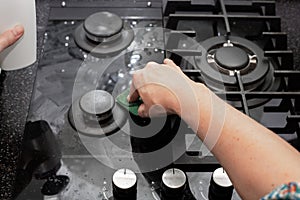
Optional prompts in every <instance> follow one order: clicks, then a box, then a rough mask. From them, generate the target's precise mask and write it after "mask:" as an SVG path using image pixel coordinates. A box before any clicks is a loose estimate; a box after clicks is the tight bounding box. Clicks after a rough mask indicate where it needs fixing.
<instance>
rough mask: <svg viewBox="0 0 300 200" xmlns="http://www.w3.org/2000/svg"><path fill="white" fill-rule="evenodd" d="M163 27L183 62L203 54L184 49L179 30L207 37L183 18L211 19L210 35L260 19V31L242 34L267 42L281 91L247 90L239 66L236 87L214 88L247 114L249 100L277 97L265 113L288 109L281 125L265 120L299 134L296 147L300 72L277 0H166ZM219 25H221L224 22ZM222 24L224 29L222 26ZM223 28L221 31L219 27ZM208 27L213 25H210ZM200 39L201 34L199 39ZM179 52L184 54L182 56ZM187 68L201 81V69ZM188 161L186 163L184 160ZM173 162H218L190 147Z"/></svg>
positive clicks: (193, 165) (204, 166)
mask: <svg viewBox="0 0 300 200" xmlns="http://www.w3.org/2000/svg"><path fill="white" fill-rule="evenodd" d="M164 21H165V27H166V28H168V29H171V31H170V35H169V36H168V40H167V43H166V46H167V49H168V52H172V53H170V58H171V59H174V60H175V62H176V63H177V64H178V65H182V63H184V60H186V57H191V56H197V55H199V54H200V55H201V53H204V52H199V51H198V50H190V49H182V48H180V47H178V46H179V45H178V42H177V43H176V39H178V37H179V35H180V34H184V35H187V36H189V37H193V38H195V39H196V40H198V42H200V44H201V42H202V41H203V40H205V39H207V38H201V36H199V35H197V34H198V32H199V29H198V30H196V28H195V29H193V28H192V29H184V28H180V22H182V21H183V22H184V23H186V22H189V21H201V22H203V23H207V24H210V25H211V26H212V27H213V28H212V30H213V31H212V32H211V33H212V34H211V35H210V36H208V37H216V36H225V37H226V38H228V40H229V37H230V36H231V35H238V34H237V32H236V31H235V30H236V27H234V24H235V23H236V22H237V23H239V22H241V23H243V24H244V25H245V26H249V27H250V26H252V25H253V23H260V26H261V27H263V28H261V27H258V28H257V29H259V30H260V31H257V30H253V34H251V33H249V34H242V35H241V37H244V38H246V39H248V40H250V41H255V42H257V41H266V43H268V45H262V49H263V51H264V56H265V57H266V58H268V59H270V60H272V62H275V63H276V66H277V67H276V68H275V69H274V72H273V76H274V77H276V78H279V79H280V81H281V87H280V90H278V91H255V90H254V91H248V90H245V85H244V83H243V79H242V78H241V74H240V72H239V71H238V70H235V71H234V77H235V80H236V81H235V84H236V86H237V88H238V90H237V91H227V90H224V91H216V92H215V93H216V94H217V95H218V96H220V97H226V99H238V101H240V103H241V105H242V106H241V107H240V108H239V109H240V110H241V111H242V112H244V113H245V114H246V115H248V116H250V117H252V116H251V109H252V108H251V107H249V105H248V104H249V103H248V101H249V99H253V98H255V99H269V100H273V99H277V100H279V101H280V104H279V105H276V106H270V105H268V104H265V105H262V106H263V108H262V110H263V112H264V113H274V114H276V113H287V114H286V118H284V119H282V120H283V121H284V124H285V125H284V126H282V127H271V126H268V125H265V126H266V127H267V128H269V129H271V130H272V131H274V132H275V133H277V134H283V135H289V134H290V135H295V134H296V135H297V139H295V140H293V142H295V146H296V147H297V148H298V149H299V146H297V145H299V140H300V139H299V138H300V129H299V122H300V84H299V81H298V80H299V79H300V71H297V70H295V68H294V66H293V65H294V64H293V52H292V51H290V50H288V48H287V33H285V32H281V19H280V17H279V16H276V13H275V1H271V0H269V1H267V0H265V1H251V0H248V1H243V0H241V1H230V0H228V1H226V0H206V1H200V0H199V1H197V0H184V1H177V0H176V1H175V0H173V1H172V0H170V1H167V3H166V7H165V12H164ZM220 24H221V25H220ZM219 26H223V27H224V28H223V29H222V28H219ZM218 29H219V30H218ZM207 32H209V28H208V29H207ZM199 38H201V39H199ZM179 55H180V56H179ZM182 70H183V72H184V73H185V74H186V75H187V76H189V77H198V79H197V80H198V81H199V82H202V81H201V80H203V79H202V78H201V76H203V73H202V71H201V70H200V69H199V68H197V67H190V68H183V69H182ZM187 163H188V165H186V164H187ZM174 164H175V165H178V166H179V167H181V168H184V169H185V170H188V171H199V168H200V169H201V170H203V171H206V170H209V171H211V170H212V168H215V167H217V162H216V161H215V160H214V159H213V158H211V157H206V158H201V159H199V158H198V157H197V156H193V155H192V154H191V153H190V152H187V153H186V154H184V155H183V156H182V157H181V158H180V159H179V160H177V161H176V162H175V163H174Z"/></svg>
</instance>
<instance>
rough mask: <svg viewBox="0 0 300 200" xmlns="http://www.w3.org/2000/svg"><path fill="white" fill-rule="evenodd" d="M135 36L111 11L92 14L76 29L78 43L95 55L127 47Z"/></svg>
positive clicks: (107, 53) (106, 54)
mask: <svg viewBox="0 0 300 200" xmlns="http://www.w3.org/2000/svg"><path fill="white" fill-rule="evenodd" d="M133 38H134V32H133V30H132V29H131V28H130V27H129V26H128V25H127V24H126V23H123V21H122V19H121V18H120V17H119V16H117V15H115V14H113V13H110V12H98V13H94V14H92V15H90V16H89V17H88V18H86V19H85V21H84V23H82V24H81V25H79V26H78V27H77V28H76V30H75V35H74V39H75V42H76V44H77V45H78V46H79V47H80V48H82V49H83V50H85V51H87V52H90V53H91V54H93V55H95V56H99V57H101V56H109V55H112V54H117V53H119V52H120V51H122V50H124V49H126V48H127V47H128V46H129V45H130V44H131V42H132V41H133Z"/></svg>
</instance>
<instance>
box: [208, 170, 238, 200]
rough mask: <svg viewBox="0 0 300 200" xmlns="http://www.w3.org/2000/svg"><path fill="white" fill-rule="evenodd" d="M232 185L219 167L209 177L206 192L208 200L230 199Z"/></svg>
mask: <svg viewBox="0 0 300 200" xmlns="http://www.w3.org/2000/svg"><path fill="white" fill-rule="evenodd" d="M232 193H233V185H232V183H231V181H230V179H229V177H228V175H227V173H226V172H225V170H224V169H223V168H222V167H221V168H218V169H216V170H215V171H214V173H213V175H212V177H211V179H210V186H209V192H208V199H209V200H216V199H223V200H230V199H232Z"/></svg>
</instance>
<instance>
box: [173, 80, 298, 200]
mask: <svg viewBox="0 0 300 200" xmlns="http://www.w3.org/2000/svg"><path fill="white" fill-rule="evenodd" d="M193 88H194V92H195V94H196V95H195V97H196V98H197V102H198V105H197V106H196V107H197V108H198V109H197V110H195V106H193V107H192V106H190V104H191V103H190V102H189V101H187V102H186V103H185V105H182V108H181V110H182V111H184V112H179V113H178V114H179V115H181V117H182V118H183V119H184V120H185V121H186V122H187V123H188V124H189V125H190V126H191V127H192V128H193V129H194V130H195V131H196V132H197V134H198V136H199V137H200V139H201V140H203V141H204V142H205V144H206V145H207V146H208V148H210V149H212V153H213V154H214V155H215V157H216V158H217V159H218V161H219V162H220V164H221V165H222V166H223V167H224V168H225V169H226V170H227V172H228V174H229V176H230V178H231V180H232V182H233V183H234V185H235V188H236V189H237V190H238V192H239V193H240V195H241V196H242V197H244V198H245V199H259V198H260V197H262V196H263V195H265V194H266V193H268V192H270V191H271V190H272V189H274V188H275V187H276V186H278V185H280V184H283V183H285V182H288V181H300V170H299V167H300V155H299V153H298V152H297V151H296V150H295V149H293V148H292V147H291V146H290V145H289V144H287V143H286V142H285V141H284V140H282V139H281V138H279V137H278V136H277V135H275V134H274V133H272V132H271V131H270V130H268V129H266V128H265V127H263V126H261V125H260V124H258V123H257V122H255V121H254V120H252V119H251V118H249V117H248V116H246V115H244V114H242V113H241V112H239V111H237V110H236V109H234V108H233V107H231V106H230V105H228V104H227V103H225V102H224V101H222V100H221V99H220V98H218V97H217V96H216V95H215V94H213V93H212V92H211V91H210V90H208V89H207V88H206V87H205V86H203V85H201V84H193ZM184 109H190V110H184ZM193 112H197V113H198V115H197V114H193V115H191V114H189V113H193ZM194 117H196V118H194Z"/></svg>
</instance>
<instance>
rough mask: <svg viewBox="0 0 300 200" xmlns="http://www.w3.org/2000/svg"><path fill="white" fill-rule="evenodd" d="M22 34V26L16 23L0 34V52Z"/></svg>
mask: <svg viewBox="0 0 300 200" xmlns="http://www.w3.org/2000/svg"><path fill="white" fill-rule="evenodd" d="M23 34H24V27H23V26H22V25H17V26H15V27H14V28H12V29H9V30H7V31H5V32H3V33H1V34H0V52H1V51H3V50H4V49H5V48H7V47H9V46H10V45H12V44H14V43H15V42H16V41H17V40H18V39H20V37H21V36H22V35H23Z"/></svg>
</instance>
